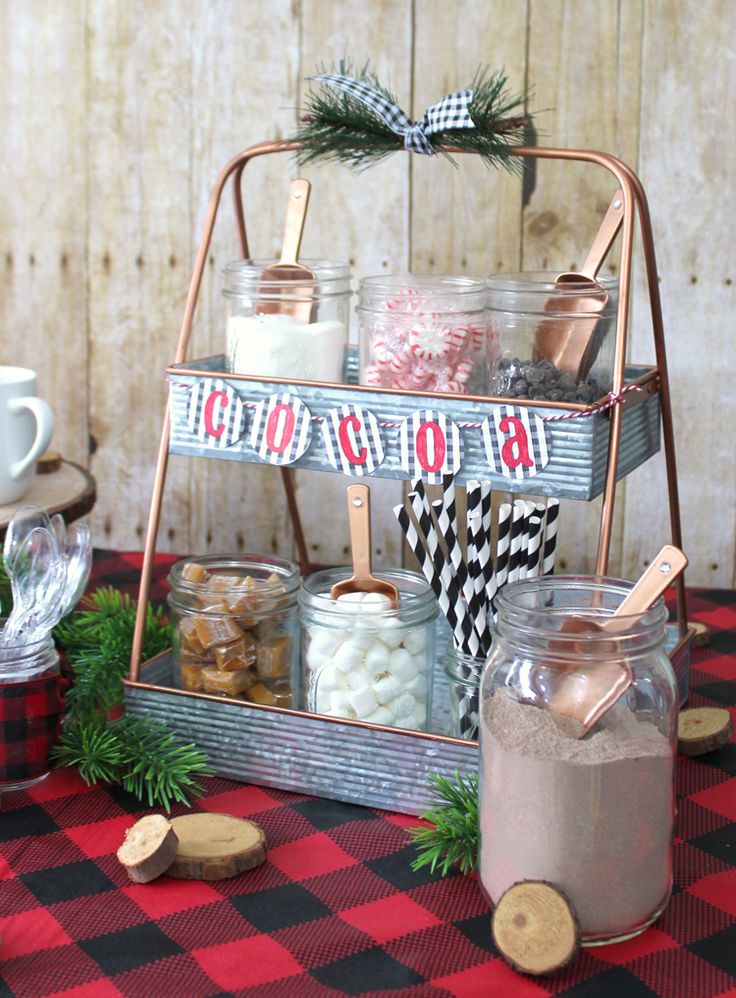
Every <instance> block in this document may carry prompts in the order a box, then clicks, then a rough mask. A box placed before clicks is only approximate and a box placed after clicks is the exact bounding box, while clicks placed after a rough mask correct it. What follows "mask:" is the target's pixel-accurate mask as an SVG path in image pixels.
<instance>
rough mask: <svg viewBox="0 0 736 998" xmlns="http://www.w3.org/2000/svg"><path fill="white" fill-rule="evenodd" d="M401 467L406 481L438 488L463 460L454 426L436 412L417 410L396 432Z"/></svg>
mask: <svg viewBox="0 0 736 998" xmlns="http://www.w3.org/2000/svg"><path fill="white" fill-rule="evenodd" d="M399 454H400V458H401V467H402V468H403V469H404V471H406V472H407V473H408V475H409V476H410V478H422V479H423V480H424V481H425V482H427V483H428V484H429V485H441V484H442V480H443V478H445V477H447V476H449V477H451V478H454V476H455V475H456V474H457V473H458V471H459V470H460V465H461V464H462V461H463V444H462V439H461V437H460V429H459V427H458V426H457V424H456V423H453V421H452V420H451V419H450V418H449V417H448V416H446V415H445V414H444V412H438V411H437V410H436V409H418V410H417V411H416V412H413V413H412V414H411V416H409V418H408V419H405V420H404V422H403V423H402V425H401V429H400V430H399Z"/></svg>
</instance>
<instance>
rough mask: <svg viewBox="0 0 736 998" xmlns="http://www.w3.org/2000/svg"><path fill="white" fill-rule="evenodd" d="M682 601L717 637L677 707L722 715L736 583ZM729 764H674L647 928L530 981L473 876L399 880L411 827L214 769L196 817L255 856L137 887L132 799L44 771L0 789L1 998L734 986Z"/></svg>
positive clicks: (735, 798) (733, 683)
mask: <svg viewBox="0 0 736 998" xmlns="http://www.w3.org/2000/svg"><path fill="white" fill-rule="evenodd" d="M171 560H173V559H167V558H166V557H161V558H159V560H158V563H157V577H158V578H160V577H161V575H165V573H166V570H167V567H168V565H169V564H170V563H171ZM139 565H140V558H139V557H134V556H130V557H126V556H110V555H98V558H97V562H96V578H95V581H96V582H110V583H111V584H113V585H115V586H118V587H120V588H126V587H128V586H130V587H131V588H130V591H133V592H134V591H135V587H136V577H137V570H138V567H139ZM154 595H158V596H160V595H161V590H160V589H157V590H156V591H155V592H154ZM690 611H691V616H692V617H693V618H694V619H697V620H702V621H704V622H705V623H706V624H708V625H709V626H710V627H711V628H712V631H713V635H712V639H711V643H710V647H708V648H704V649H700V650H697V651H696V652H695V653H694V660H695V661H694V672H693V679H692V687H693V689H692V695H691V698H690V704H691V705H693V706H700V705H706V704H722V705H725V706H728V707H731V708H733V706H734V702H735V701H734V691H735V690H736V593H733V592H721V591H714V590H709V591H702V592H691V593H690ZM735 774H736V744H731V745H729V746H727V747H726V748H723V749H721V750H720V751H718V752H714V753H711V754H710V755H707V756H703V757H701V758H699V759H681V760H680V762H679V771H678V779H679V785H678V793H679V801H678V808H679V818H678V830H677V838H676V840H675V846H674V855H675V888H674V893H673V896H672V900H671V902H670V904H669V906H668V908H667V910H666V911H665V913H664V915H663V916H662V917H661V918H660V920H659V922H658V923H657V925H656V926H655V927H653V928H651V929H649V930H648V931H647V932H646V933H644V934H643V935H642V936H640V937H639V938H637V939H634V940H632V941H630V942H628V943H621V944H618V945H616V946H607V947H601V948H598V949H593V950H587V951H584V952H583V953H582V954H581V955H580V956H579V957H578V958H577V959H576V960H575V961H574V963H573V964H571V965H570V966H569V967H568V968H567V969H566V970H564V971H563V972H562V973H561V974H560V975H559V976H558V977H555V978H552V979H543V978H536V979H533V978H528V977H524V976H522V975H519V974H516V973H514V971H512V970H511V969H510V968H509V967H507V966H506V964H505V963H504V962H503V961H502V960H501V959H500V958H499V957H498V955H497V953H496V951H495V949H494V947H493V944H492V942H491V938H490V915H489V910H488V906H487V904H486V902H485V901H484V899H483V897H482V896H481V893H480V891H479V889H478V886H477V883H476V881H475V879H474V878H473V877H466V876H461V875H460V874H457V873H456V874H454V875H451V876H448V877H445V878H441V877H439V876H433V875H430V874H429V873H427V872H421V873H413V872H412V870H411V868H410V861H411V860H412V858H413V857H414V855H415V853H414V850H413V848H412V847H411V846H410V845H409V844H408V837H407V833H406V829H407V827H409V826H411V825H414V824H416V819H415V818H411V817H407V816H405V815H395V814H388V813H386V812H381V811H375V810H370V809H367V808H362V807H355V806H352V805H347V804H339V803H335V802H334V801H326V800H315V799H313V798H309V797H305V796H300V795H298V794H291V793H286V792H281V791H278V790H267V789H261V788H259V787H254V786H245V785H242V784H237V783H232V782H229V781H227V780H221V779H210V780H207V781H206V783H207V796H206V797H205V798H203V799H201V800H199V801H197V802H196V804H195V805H194V808H195V809H197V810H204V811H226V812H229V813H231V814H235V815H240V816H247V817H249V818H252V819H254V820H255V821H257V822H258V823H259V824H260V825H262V826H263V828H264V829H265V831H266V834H267V835H268V842H269V851H268V858H267V861H266V863H265V864H264V865H263V866H261V867H259V868H258V869H256V870H253V871H250V872H248V873H245V874H243V875H241V876H239V877H235V878H234V879H232V880H225V881H221V882H219V883H200V882H196V881H182V880H173V879H169V878H167V877H165V876H164V877H162V878H160V879H159V880H157V881H155V882H153V883H151V884H133V883H131V882H130V881H129V880H128V879H127V876H126V874H125V872H124V870H123V868H122V867H121V866H120V865H119V864H118V862H117V860H116V859H115V852H116V850H117V848H118V846H119V844H120V842H121V840H122V838H123V833H124V831H125V829H126V828H128V827H129V826H130V825H131V824H133V822H134V820H135V819H137V818H138V817H140V816H141V815H142V814H144V813H146V811H145V809H143V808H141V806H140V804H139V803H138V802H137V801H136V800H135V799H133V798H132V797H131V796H130V795H128V794H127V793H125V792H124V791H122V790H121V789H119V788H116V787H106V788H88V787H86V786H85V785H84V784H83V783H82V781H81V780H80V779H79V778H78V777H77V776H76V775H75V773H73V772H72V771H69V770H65V771H59V772H56V773H53V774H52V775H51V777H50V778H49V779H48V780H46V781H45V782H43V783H41V784H39V785H38V786H36V787H35V788H32V789H31V790H29V791H28V792H24V793H13V794H6V795H4V797H3V800H2V810H1V811H0V854H1V862H0V916H1V918H2V924H0V937H1V939H0V998H6V996H7V998H10V996H17V998H34V996H42V995H43V996H48V995H62V994H63V995H66V996H69V998H72V996H73V998H108V996H109V998H112V996H120V995H125V996H140V998H158V996H183V998H205V996H206V998H216V996H217V998H219V996H224V995H248V996H251V995H253V996H256V995H264V996H280V995H284V996H288V998H294V996H301V995H305V996H313V995H314V996H319V995H341V994H348V995H358V994H377V995H387V994H391V995H417V996H427V998H434V996H437V998H439V996H452V995H458V996H472V995H478V996H481V995H482V996H488V995H491V996H493V995H498V996H507V995H508V996H513V998H516V996H520V998H542V996H546V995H565V996H576V998H583V996H591V998H593V996H594V998H607V996H610V998H639V996H641V998H643V996H645V995H647V996H648V995H658V996H662V998H674V996H683V998H706V996H708V998H710V996H715V995H734V996H736V779H735V778H734V776H735ZM184 810H185V809H183V808H177V809H176V813H182V812H183V811H184Z"/></svg>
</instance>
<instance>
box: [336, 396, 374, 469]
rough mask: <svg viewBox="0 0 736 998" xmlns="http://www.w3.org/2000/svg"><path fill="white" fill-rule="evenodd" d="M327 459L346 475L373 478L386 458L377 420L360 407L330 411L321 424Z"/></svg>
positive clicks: (343, 407) (353, 406)
mask: <svg viewBox="0 0 736 998" xmlns="http://www.w3.org/2000/svg"><path fill="white" fill-rule="evenodd" d="M322 439H323V440H324V444H325V450H326V452H327V460H328V461H329V462H330V464H331V465H332V467H333V468H334V469H335V470H336V471H341V472H342V473H343V475H358V476H360V475H372V474H373V472H374V471H375V470H376V468H378V467H379V466H380V465H381V464H382V463H383V459H384V457H385V453H386V452H385V450H384V447H383V439H382V437H381V428H380V426H379V425H378V420H377V419H376V417H375V416H374V415H373V413H372V412H369V410H368V409H364V408H363V407H362V406H359V405H350V404H346V405H341V406H340V408H339V409H331V410H330V411H329V412H328V413H327V417H326V419H325V421H324V422H323V423H322Z"/></svg>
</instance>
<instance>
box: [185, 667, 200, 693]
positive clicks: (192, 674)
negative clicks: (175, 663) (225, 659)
mask: <svg viewBox="0 0 736 998" xmlns="http://www.w3.org/2000/svg"><path fill="white" fill-rule="evenodd" d="M203 672H204V669H203V668H202V667H201V666H196V665H185V664H184V662H182V664H181V684H182V686H183V687H184V689H185V690H202V689H204V685H203V682H202V673H203Z"/></svg>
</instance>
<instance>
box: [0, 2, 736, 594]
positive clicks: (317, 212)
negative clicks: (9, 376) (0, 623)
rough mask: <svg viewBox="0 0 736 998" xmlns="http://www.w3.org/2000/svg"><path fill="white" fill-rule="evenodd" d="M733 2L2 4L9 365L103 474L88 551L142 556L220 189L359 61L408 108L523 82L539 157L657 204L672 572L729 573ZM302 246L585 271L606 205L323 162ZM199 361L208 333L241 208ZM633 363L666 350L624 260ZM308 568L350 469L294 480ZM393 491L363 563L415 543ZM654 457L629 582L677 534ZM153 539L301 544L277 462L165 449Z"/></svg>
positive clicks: (379, 489) (578, 186)
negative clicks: (199, 254) (476, 84)
mask: <svg viewBox="0 0 736 998" xmlns="http://www.w3.org/2000/svg"><path fill="white" fill-rule="evenodd" d="M734 37H736V4H734V3H732V2H731V0H699V2H697V3H696V2H695V0H673V2H670V3H667V4H655V3H651V2H647V0H527V2H525V3H522V2H519V0H373V2H372V3H371V4H365V3H362V2H359V0H341V2H338V0H272V2H271V3H270V4H269V5H268V13H267V15H265V14H264V9H263V5H261V4H256V3H253V2H247V0H149V2H143V0H96V2H95V3H87V2H86V0H62V2H57V0H3V2H2V3H0V56H1V58H0V134H2V135H3V137H4V155H3V157H2V160H1V161H0V179H1V182H0V363H3V364H25V365H28V366H31V367H33V368H35V369H36V370H37V371H38V372H39V376H40V391H41V393H42V394H43V395H44V396H45V397H46V398H47V399H48V401H49V402H50V403H51V405H52V406H53V409H54V412H55V416H56V422H57V429H56V436H55V447H56V448H57V449H58V450H60V451H61V452H62V454H63V455H64V456H65V457H67V458H69V459H71V460H74V461H77V462H79V463H81V464H84V465H86V466H87V467H89V468H90V469H91V471H92V472H93V474H94V475H95V477H96V479H97V483H98V493H99V498H98V502H97V506H96V508H95V510H94V512H93V514H92V516H91V523H92V527H93V531H94V539H95V543H96V544H97V545H98V546H102V547H117V548H126V549H131V548H139V547H140V546H141V544H142V539H143V533H144V527H145V522H146V517H147V513H148V506H149V501H150V494H151V488H152V481H153V472H154V465H155V456H156V450H157V446H158V439H159V435H160V425H161V415H162V412H163V406H164V401H165V393H166V388H165V381H164V376H163V371H164V368H165V365H166V363H167V362H168V361H169V360H170V359H171V358H172V357H173V353H174V349H175V344H176V339H177V336H178V330H179V326H180V323H181V317H182V313H183V306H184V299H185V296H186V291H187V286H188V282H189V278H190V275H191V267H192V264H193V259H194V254H195V252H196V248H197V245H198V241H199V237H200V231H201V227H202V224H203V219H204V212H205V209H206V205H207V200H208V197H209V193H210V190H211V187H212V184H213V182H214V179H215V177H216V175H217V173H218V171H219V169H220V168H221V167H222V166H223V165H224V163H225V162H226V161H227V160H228V159H229V158H230V157H231V156H232V155H234V154H235V153H236V152H238V151H239V150H241V149H243V148H245V147H247V146H249V145H252V144H254V143H256V142H258V141H261V140H262V139H267V138H278V137H283V136H285V135H288V134H289V133H290V132H291V131H292V130H293V128H294V124H295V121H296V116H297V108H298V106H299V103H300V101H301V98H302V95H303V93H304V89H305V87H306V86H307V85H308V84H306V83H305V78H306V77H307V76H309V75H310V74H312V73H313V72H314V71H315V70H316V69H318V68H319V67H320V66H322V65H327V66H329V65H330V64H331V63H332V62H333V61H335V60H336V59H339V58H340V57H341V56H342V55H344V54H345V53H346V52H347V53H348V54H349V55H351V56H352V57H354V59H355V61H356V62H357V63H362V62H363V61H365V60H366V59H370V60H371V63H372V65H373V68H374V69H375V71H376V72H377V74H378V75H379V77H380V78H382V79H383V80H386V81H387V82H390V85H391V87H392V88H393V89H394V91H395V92H396V93H397V94H398V95H399V96H400V99H401V102H402V104H403V106H404V108H405V109H406V110H407V111H410V112H411V113H412V114H413V116H414V117H420V116H421V114H422V113H423V110H424V108H425V107H426V106H427V105H428V104H430V103H433V102H434V101H435V100H437V99H439V98H440V97H441V96H442V95H443V94H445V93H447V92H449V91H450V90H453V89H457V88H460V87H463V86H466V85H467V84H468V83H469V82H470V80H471V79H472V76H473V74H474V72H475V70H476V68H477V67H478V66H479V65H488V66H489V67H491V68H492V69H499V68H502V67H503V68H505V70H506V72H507V73H508V75H509V79H510V87H511V89H514V90H522V89H524V88H529V90H530V91H531V92H532V94H533V96H532V100H531V104H530V106H531V109H532V110H534V111H535V112H537V119H536V128H537V131H538V141H539V143H540V144H547V145H559V146H570V147H585V148H597V149H602V150H604V151H607V152H611V153H613V154H615V155H618V156H620V157H621V158H623V159H624V160H626V161H627V162H628V163H630V164H631V165H632V166H633V167H634V169H635V170H636V171H637V172H638V174H639V175H640V177H641V178H642V181H643V183H644V186H645V188H646V190H647V193H648V196H649V201H650V205H651V209H652V214H653V220H654V230H655V239H656V245H657V251H658V258H659V270H660V281H661V291H662V296H663V305H664V315H665V323H666V329H667V334H668V344H669V357H670V365H671V375H672V388H673V396H674V410H675V420H676V434H677V441H678V464H679V477H680V488H681V494H682V517H683V525H684V533H685V546H686V550H687V553H688V555H689V557H690V561H691V568H690V570H689V573H688V579H689V581H690V582H691V583H693V584H698V585H705V586H731V585H733V584H735V583H736V566H735V564H734V550H735V547H736V507H735V504H734V501H733V496H734V493H735V492H736V455H735V453H734V448H733V443H732V440H733V429H734V423H735V417H736V411H735V410H736V392H735V390H734V380H733V348H732V346H731V335H730V328H729V326H730V322H729V320H730V317H731V315H732V314H733V307H734V283H733V277H734V275H733V254H732V252H731V248H730V244H729V242H728V240H729V236H730V228H731V223H732V222H733V219H734V199H735V197H736V195H735V194H734V186H733V183H732V177H733V175H734V173H735V172H736V140H734V138H733V136H732V134H731V132H730V130H729V129H728V128H727V127H724V122H723V116H724V114H726V113H727V109H728V108H730V106H731V104H732V102H733V93H734V69H733V67H734V65H736V59H735V57H734V55H735V54H734V41H733V39H734ZM249 173H250V174H252V175H248V176H246V181H245V196H246V211H247V214H248V226H249V236H250V240H251V249H252V252H253V254H254V255H256V256H263V257H272V256H275V255H276V253H277V250H278V248H279V244H280V239H281V233H282V226H283V213H284V205H285V197H286V192H287V188H288V182H289V180H290V179H291V178H292V177H293V176H295V175H296V167H295V164H294V162H293V159H292V158H291V157H288V156H286V155H284V156H274V157H267V158H266V159H265V160H261V161H259V162H258V163H256V164H254V165H253V166H252V167H250V168H249ZM307 175H308V176H309V179H310V180H311V181H312V183H313V194H312V204H311V209H310V217H309V219H308V222H307V230H306V233H305V239H304V245H303V254H304V255H305V256H328V257H332V258H335V259H349V260H350V262H351V265H352V270H353V274H354V276H355V277H360V276H363V275H366V274H369V273H391V272H401V271H405V270H407V269H412V270H414V271H415V272H417V273H420V272H424V273H451V272H455V273H466V274H472V275H476V276H484V275H487V274H490V273H494V272H500V271H511V270H517V269H525V270H532V269H539V268H543V269H551V270H564V269H568V268H572V267H574V266H575V265H576V264H577V265H579V264H580V263H581V262H582V257H583V255H584V253H585V251H586V248H587V244H588V243H589V241H590V239H591V238H592V235H593V233H594V231H595V228H596V226H597V223H598V220H599V219H600V216H601V212H602V211H603V210H604V209H605V207H606V205H607V203H608V200H609V198H610V194H611V189H612V188H611V181H610V180H609V179H608V176H607V175H606V174H605V173H604V172H603V171H600V170H595V169H594V168H592V167H585V168H583V167H574V166H573V167H571V166H563V165H561V164H552V163H541V162H538V163H537V164H536V168H535V170H534V172H533V175H530V176H528V178H527V183H526V184H525V185H524V186H522V183H521V181H520V180H519V178H518V177H514V176H512V175H511V174H508V173H506V172H504V171H489V170H488V169H486V168H485V167H484V166H483V165H482V164H480V163H478V162H473V161H468V162H465V161H464V162H463V164H462V167H461V169H460V170H454V169H453V168H452V167H451V166H450V165H448V164H447V163H446V162H444V161H441V160H439V159H433V160H430V159H428V158H423V157H408V156H396V157H393V158H392V159H391V160H389V161H388V162H386V163H384V164H382V165H380V166H378V167H374V168H371V169H370V170H368V171H366V172H365V173H363V174H360V175H358V176H356V175H354V174H351V173H350V172H349V171H347V170H345V169H344V168H337V167H333V166H321V167H315V168H313V169H310V170H309V171H308V173H307ZM223 208H224V211H223V213H222V216H223V217H222V218H221V219H220V222H219V224H218V227H217V230H216V234H215V239H214V242H213V246H212V250H211V254H210V259H209V267H208V269H207V274H206V277H205V281H204V285H203V289H202V295H201V299H200V306H199V309H198V313H197V317H196V322H195V332H194V337H193V341H192V348H191V351H190V355H191V356H198V355H200V356H201V355H205V354H208V353H215V352H220V351H221V350H222V349H223V344H224V312H223V307H222V299H221V285H222V280H221V271H222V267H223V265H224V264H225V263H226V262H227V261H228V260H230V259H233V258H234V257H236V256H237V252H238V250H237V242H236V237H235V231H234V227H233V225H232V218H231V215H230V210H229V209H230V200H229V197H228V199H227V200H226V202H225V203H224V205H223ZM636 272H637V276H636V281H635V288H634V296H633V304H632V323H631V336H630V340H631V348H630V356H631V359H632V360H635V361H637V362H650V361H651V360H652V359H653V351H652V349H651V335H650V324H649V315H648V301H647V298H646V291H645V286H644V280H643V269H642V264H641V259H640V256H639V255H637V257H636ZM296 483H297V493H298V496H299V500H300V504H301V507H302V512H303V518H304V526H305V529H306V533H307V539H308V543H309V549H310V556H311V557H312V558H313V559H314V560H315V561H323V562H326V563H335V562H342V561H344V560H345V558H346V555H347V552H348V547H347V529H346V527H345V526H344V522H345V521H344V485H345V480H344V479H342V478H341V477H340V476H337V475H334V476H333V475H325V474H305V473H300V474H298V475H297V479H296ZM400 493H401V486H400V484H399V483H392V482H379V483H377V484H376V486H375V495H374V539H375V548H376V560H377V563H378V564H382V565H389V564H397V563H398V562H399V561H400V560H401V558H402V546H401V542H400V536H399V532H398V529H397V527H396V526H395V524H394V522H393V518H392V515H391V508H390V507H391V505H392V504H393V503H394V502H395V501H396V500H397V498H398V497H399V496H400ZM665 497H666V491H665V482H664V471H663V466H662V462H661V460H655V461H652V462H649V463H648V464H647V465H646V466H645V467H643V468H641V469H639V470H638V471H637V472H636V473H635V474H634V475H632V476H631V477H630V478H629V479H627V481H626V482H625V483H623V484H622V485H620V486H619V489H618V493H617V503H616V518H615V525H614V532H613V544H612V559H611V570H612V571H613V572H623V573H625V574H626V575H633V574H635V573H637V572H638V571H639V570H640V569H641V568H642V567H643V565H644V563H645V562H646V560H647V558H648V557H649V556H650V555H651V554H652V553H653V552H654V550H655V549H656V547H657V545H658V544H659V543H660V542H661V541H664V540H665V539H666V538H667V532H668V523H667V516H666V511H665ZM599 511H600V505H599V502H596V503H592V504H590V505H585V504H582V505H581V504H571V503H566V504H565V506H564V508H563V511H562V519H561V532H560V551H559V560H560V567H562V568H567V569H571V570H579V571H587V570H590V569H591V568H592V565H593V561H594V555H595V540H596V536H597V529H598V517H599ZM158 547H159V548H160V549H161V550H171V551H178V552H182V553H183V552H190V551H193V552H205V551H216V550H218V551H222V550H245V549H250V550H258V551H263V552H278V553H282V554H285V555H290V554H292V553H293V541H292V537H291V532H290V528H289V524H288V517H287V514H286V509H285V503H284V499H283V495H282V491H281V483H280V480H279V476H278V474H277V473H275V472H274V471H273V470H272V469H263V468H258V467H256V466H254V465H231V464H229V463H227V462H201V461H197V462H190V461H188V460H185V459H180V458H176V459H173V458H172V460H171V462H170V471H169V475H168V479H167V487H166V493H165V501H164V513H163V519H162V526H161V532H160V535H159V544H158Z"/></svg>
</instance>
